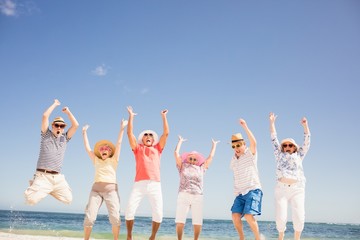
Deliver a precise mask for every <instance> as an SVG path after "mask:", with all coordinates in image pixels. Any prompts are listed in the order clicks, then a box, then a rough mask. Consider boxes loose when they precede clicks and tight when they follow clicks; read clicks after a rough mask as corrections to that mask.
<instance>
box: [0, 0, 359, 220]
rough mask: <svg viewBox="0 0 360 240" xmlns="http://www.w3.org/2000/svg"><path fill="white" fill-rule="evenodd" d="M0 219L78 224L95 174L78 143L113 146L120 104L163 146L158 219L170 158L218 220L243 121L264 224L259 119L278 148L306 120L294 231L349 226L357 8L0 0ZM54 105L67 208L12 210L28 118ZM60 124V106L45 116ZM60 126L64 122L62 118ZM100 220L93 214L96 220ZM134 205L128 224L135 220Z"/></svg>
mask: <svg viewBox="0 0 360 240" xmlns="http://www.w3.org/2000/svg"><path fill="white" fill-rule="evenodd" d="M0 11H1V14H0V68H1V71H0V79H1V83H2V84H1V85H2V91H1V92H2V94H1V95H0V107H1V109H2V111H1V112H2V114H1V118H0V123H1V124H0V126H1V127H0V128H1V136H2V138H1V140H0V146H1V152H2V153H3V155H2V157H1V165H2V173H1V175H0V187H1V189H2V193H1V197H0V208H1V209H13V210H35V211H54V212H77V213H82V212H83V211H84V208H85V205H86V203H87V199H88V195H89V191H90V188H91V185H92V181H93V178H94V169H93V166H92V164H91V161H90V160H89V158H88V156H87V154H86V151H85V148H84V146H83V142H82V136H81V127H82V126H83V125H85V124H89V125H90V128H89V130H88V134H89V140H90V143H91V145H92V146H93V145H94V144H95V142H96V141H98V140H100V139H109V140H111V141H115V140H116V138H117V134H118V131H119V127H120V120H121V118H126V119H127V118H128V113H127V110H126V107H127V106H132V107H133V109H134V112H136V113H138V115H137V116H136V118H135V121H134V132H135V135H138V134H139V133H140V132H141V131H142V130H144V129H153V130H155V131H156V132H158V133H159V134H161V132H162V122H161V115H160V112H161V110H163V109H168V110H169V113H168V121H169V126H170V136H169V138H168V142H167V145H166V147H165V149H164V152H163V155H162V160H161V161H162V163H161V164H162V165H161V171H162V176H161V177H162V186H163V194H164V214H165V216H167V217H174V216H175V209H176V206H175V205H176V198H177V189H178V184H179V176H178V172H177V169H176V167H175V159H174V156H173V151H174V149H175V145H176V143H177V140H178V137H177V136H178V135H179V134H180V135H182V136H183V137H184V138H186V139H188V141H187V142H185V143H184V144H183V146H182V151H191V150H197V151H199V152H202V153H204V154H205V155H207V154H208V153H209V151H210V148H211V138H214V139H216V140H220V141H221V142H220V143H219V144H218V148H217V151H216V154H215V158H214V161H213V164H212V165H211V166H210V169H209V170H208V171H207V173H206V176H205V186H204V188H205V205H204V212H205V214H204V217H205V218H220V219H231V216H230V207H231V205H232V202H233V199H234V196H233V192H232V189H233V180H232V172H231V170H230V169H229V164H230V159H231V157H232V154H233V151H232V149H231V148H230V145H229V144H228V142H229V140H230V137H231V134H233V133H237V132H241V133H243V134H244V132H243V130H242V128H241V126H240V125H239V124H238V119H239V118H244V119H245V120H246V121H247V123H248V125H249V127H250V128H251V130H252V131H253V133H254V135H255V137H256V139H257V142H258V156H259V160H258V161H259V162H258V167H259V171H260V179H261V182H262V185H263V192H264V198H263V214H262V215H261V216H259V217H258V218H257V219H258V220H270V221H273V220H274V200H273V198H274V193H273V192H274V191H273V189H274V186H275V159H274V156H273V152H272V147H271V143H270V134H269V120H268V114H269V112H275V113H276V114H277V115H278V118H277V130H278V135H279V138H285V137H292V138H294V139H295V140H296V141H297V142H299V143H301V142H302V139H303V129H302V126H301V125H300V119H301V118H302V117H303V116H306V117H307V118H308V121H309V127H310V130H311V133H312V145H311V148H310V151H309V153H308V155H307V156H306V158H305V160H304V168H305V176H306V177H307V186H306V220H307V221H309V222H337V223H338V222H340V223H360V208H359V207H357V206H358V204H359V202H360V190H359V187H358V183H359V182H360V174H359V169H360V159H359V156H358V155H359V154H358V153H357V150H356V149H358V147H359V146H358V144H359V135H360V127H359V120H360V110H359V107H358V104H356V102H359V97H358V96H359V90H360V89H359V84H360V83H359V80H360V67H359V66H360V44H359V43H360V14H359V13H360V2H359V1H356V0H353V1H351V0H343V1H337V0H324V1H321V0H316V1H308V0H305V1H240V0H237V1H235V0H234V1H233V0H226V1H219V0H206V1H205V0H202V1H201V0H194V1H178V0H173V1H164V0H163V1H160V0H147V1H144V0H137V1H129V0H124V1H115V0H109V1H84V0H79V1H45V0H38V1H25V0H17V1H15V0H0ZM55 98H57V99H59V100H60V102H61V103H62V105H61V106H62V107H64V106H68V107H69V108H70V110H71V111H72V112H73V114H74V115H75V117H76V118H77V120H78V121H79V123H80V128H79V130H78V132H77V133H76V134H75V136H74V137H73V139H72V140H71V142H70V143H69V145H68V150H67V153H66V157H65V161H64V166H63V173H64V174H65V176H66V178H67V180H68V182H69V184H70V185H71V187H72V190H73V195H74V201H73V203H72V204H71V205H70V206H67V205H64V204H62V203H60V202H58V201H56V200H55V199H54V198H52V197H47V198H46V199H44V200H43V201H41V202H40V203H39V204H38V205H36V206H33V207H30V206H26V205H25V204H24V198H23V192H24V190H25V189H26V187H27V186H28V180H29V179H30V178H32V175H33V173H34V170H35V167H36V162H37V157H38V152H39V143H40V124H41V115H42V113H43V111H44V110H45V109H47V107H48V106H50V105H51V104H52V102H53V100H54V99H55ZM58 115H60V116H63V117H66V116H65V115H64V114H63V113H62V112H61V108H58V109H56V110H55V111H54V112H53V114H52V116H51V118H54V117H56V116H58ZM66 119H67V118H66ZM117 174H118V184H119V193H120V196H121V205H122V216H123V211H124V209H125V208H126V205H127V200H128V196H129V194H130V191H131V188H132V184H133V180H134V174H135V163H134V157H133V154H132V152H131V150H130V147H129V143H128V140H127V137H126V135H125V136H124V140H123V144H122V152H121V155H120V163H119V168H118V172H117ZM101 211H102V213H106V208H105V206H103V207H102V209H101ZM149 213H150V206H149V203H148V201H147V200H146V199H144V201H143V203H142V204H141V207H140V208H139V209H138V215H146V216H148V215H149Z"/></svg>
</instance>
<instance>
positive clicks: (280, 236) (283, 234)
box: [278, 232, 285, 240]
mask: <svg viewBox="0 0 360 240" xmlns="http://www.w3.org/2000/svg"><path fill="white" fill-rule="evenodd" d="M284 236H285V232H279V237H278V240H284Z"/></svg>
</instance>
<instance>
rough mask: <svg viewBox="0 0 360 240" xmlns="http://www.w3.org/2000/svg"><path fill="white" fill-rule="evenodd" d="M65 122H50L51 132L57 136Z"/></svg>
mask: <svg viewBox="0 0 360 240" xmlns="http://www.w3.org/2000/svg"><path fill="white" fill-rule="evenodd" d="M65 127H66V124H65V123H62V122H54V123H53V124H52V132H53V134H54V135H55V136H59V135H60V134H62V133H63V132H64V130H65Z"/></svg>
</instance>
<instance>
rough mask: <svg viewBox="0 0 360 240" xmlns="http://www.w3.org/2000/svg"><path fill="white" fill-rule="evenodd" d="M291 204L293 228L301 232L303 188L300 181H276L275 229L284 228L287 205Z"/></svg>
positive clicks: (303, 212)
mask: <svg viewBox="0 0 360 240" xmlns="http://www.w3.org/2000/svg"><path fill="white" fill-rule="evenodd" d="M289 204H290V205H291V215H292V222H293V228H294V230H295V231H299V232H301V231H302V230H303V229H304V222H305V188H304V186H303V185H302V184H301V183H294V184H290V185H289V184H285V183H281V182H278V183H277V185H276V187H275V208H276V216H275V219H276V229H277V230H278V231H279V232H284V231H285V230H286V222H287V213H288V205H289Z"/></svg>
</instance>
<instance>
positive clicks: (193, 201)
mask: <svg viewBox="0 0 360 240" xmlns="http://www.w3.org/2000/svg"><path fill="white" fill-rule="evenodd" d="M203 199H204V196H203V195H199V194H196V195H195V194H190V193H186V192H179V194H178V199H177V207H176V218H175V222H176V223H184V224H185V222H186V216H187V214H188V212H189V210H190V208H191V216H192V224H193V225H202V224H203Z"/></svg>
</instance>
